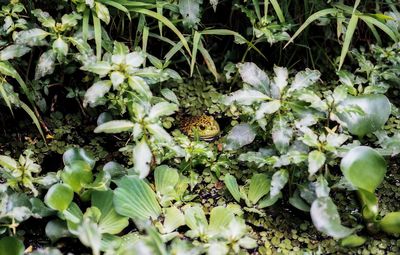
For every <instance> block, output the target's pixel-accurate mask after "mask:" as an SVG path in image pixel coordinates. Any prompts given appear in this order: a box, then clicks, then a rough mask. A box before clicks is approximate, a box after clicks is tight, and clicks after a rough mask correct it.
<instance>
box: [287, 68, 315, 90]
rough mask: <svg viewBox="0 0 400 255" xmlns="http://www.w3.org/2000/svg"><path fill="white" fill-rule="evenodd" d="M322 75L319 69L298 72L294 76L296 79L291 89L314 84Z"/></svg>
mask: <svg viewBox="0 0 400 255" xmlns="http://www.w3.org/2000/svg"><path fill="white" fill-rule="evenodd" d="M320 77H321V73H320V72H319V71H317V70H311V69H308V68H307V69H306V70H305V71H301V72H298V73H297V74H296V76H295V77H294V81H293V82H292V84H291V85H290V90H291V91H295V90H300V89H303V88H307V87H309V86H311V85H313V84H314V83H315V82H317V81H318V79H319V78H320Z"/></svg>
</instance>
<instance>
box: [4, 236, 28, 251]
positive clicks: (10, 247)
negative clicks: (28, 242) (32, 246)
mask: <svg viewBox="0 0 400 255" xmlns="http://www.w3.org/2000/svg"><path fill="white" fill-rule="evenodd" d="M24 250H25V247H24V244H23V243H22V241H21V240H19V239H17V238H15V237H12V236H5V237H3V238H1V239H0V255H23V254H24Z"/></svg>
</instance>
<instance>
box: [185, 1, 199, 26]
mask: <svg viewBox="0 0 400 255" xmlns="http://www.w3.org/2000/svg"><path fill="white" fill-rule="evenodd" d="M202 2H203V0H180V1H179V12H180V13H181V15H182V17H183V24H184V25H187V26H188V27H190V28H192V27H196V26H197V24H198V23H199V22H200V4H201V3H202Z"/></svg>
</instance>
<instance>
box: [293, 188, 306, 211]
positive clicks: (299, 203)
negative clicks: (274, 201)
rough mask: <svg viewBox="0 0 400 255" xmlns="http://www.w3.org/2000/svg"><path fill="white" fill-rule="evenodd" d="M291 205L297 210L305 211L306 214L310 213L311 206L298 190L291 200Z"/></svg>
mask: <svg viewBox="0 0 400 255" xmlns="http://www.w3.org/2000/svg"><path fill="white" fill-rule="evenodd" d="M289 203H290V204H291V205H293V206H294V207H295V208H297V209H299V210H301V211H304V212H309V211H310V209H311V207H310V205H309V204H307V203H306V202H305V201H304V200H303V199H302V198H301V197H300V192H299V190H298V189H296V191H295V192H294V194H293V196H292V197H290V198H289Z"/></svg>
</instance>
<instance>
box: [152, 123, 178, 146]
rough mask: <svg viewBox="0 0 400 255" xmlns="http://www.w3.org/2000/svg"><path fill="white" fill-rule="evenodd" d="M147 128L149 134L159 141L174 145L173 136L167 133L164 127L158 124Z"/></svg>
mask: <svg viewBox="0 0 400 255" xmlns="http://www.w3.org/2000/svg"><path fill="white" fill-rule="evenodd" d="M146 128H147V129H148V130H149V132H150V133H151V134H152V135H153V136H154V138H155V139H156V140H157V141H160V142H165V143H172V142H173V139H172V137H171V135H170V134H169V133H168V132H167V131H165V129H164V128H163V127H161V126H160V125H158V124H149V125H146Z"/></svg>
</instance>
